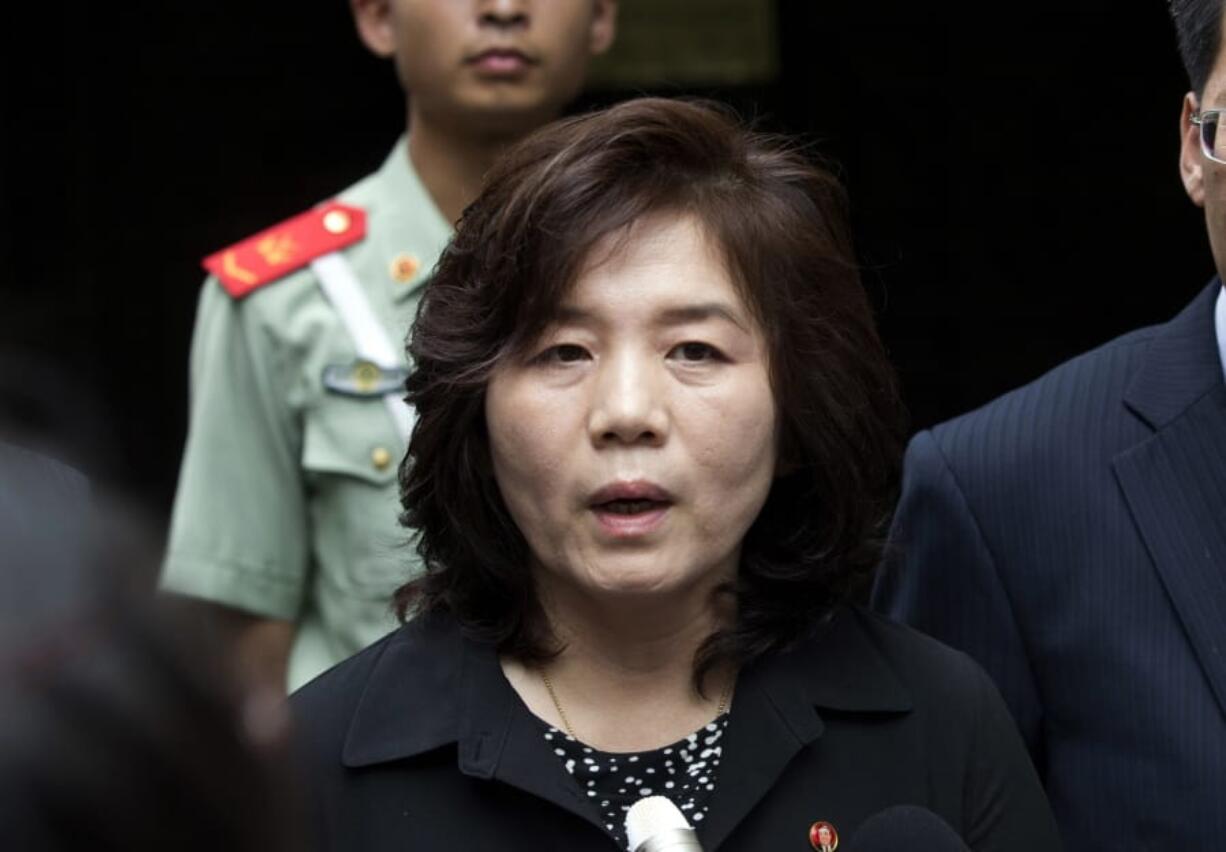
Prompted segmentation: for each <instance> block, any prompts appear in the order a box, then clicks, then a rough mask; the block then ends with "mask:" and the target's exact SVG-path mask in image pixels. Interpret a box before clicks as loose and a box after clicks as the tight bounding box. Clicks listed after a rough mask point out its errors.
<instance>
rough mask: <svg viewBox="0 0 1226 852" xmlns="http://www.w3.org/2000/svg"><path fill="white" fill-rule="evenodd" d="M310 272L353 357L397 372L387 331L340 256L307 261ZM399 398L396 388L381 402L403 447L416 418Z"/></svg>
mask: <svg viewBox="0 0 1226 852" xmlns="http://www.w3.org/2000/svg"><path fill="white" fill-rule="evenodd" d="M311 269H313V270H314V271H315V276H316V277H317V278H318V279H319V286H320V288H321V289H322V290H323V291H324V295H325V296H327V297H328V301H329V302H331V303H332V307H333V308H335V309H336V313H337V314H338V315H339V316H340V318H341V322H342V323H343V324H344V326H345V330H346V331H348V332H349V337H350V338H352V339H353V348H354V351H355V352H357V356H358V357H359V358H362V359H364V360H366V361H370V362H371V363H372V364H374V365H375V366H376V367H379V368H381V369H384V370H399V369H400V368H401V366H402V362H401V359H400V355H399V353H398V352H397V349H396V347H395V346H394V345H393V344H392V341H391V340H390V339H388V336H387V331H386V330H384V328H383V324H382V323H380V322H379V318H378V317H377V316H375V312H374V310H373V309H372V308H371V306H370V300H369V299H367V298H366V293H365V292H364V291H363V290H362V284H361V282H359V281H358V277H357V275H355V274H354V272H353V267H352V266H350V265H349V262H348V261H347V260H345V258H344V256H343V255H341V254H340V252H335V251H334V252H332V253H331V254H326V255H324V256H323V257H320V258H317V259H315V260H313V261H311ZM403 396H404V390H403V389H401V388H397V389H396V390H394V391H390V392H389V393H386V394H384V395H383V402H384V404H385V405H386V406H387V411H388V414H390V415H391V417H392V423H394V424H395V426H396V431H397V432H398V433H399V435H400V437H401V438H403V439H404V442H405V445H406V446H407V445H408V442H409V434H410V433H411V432H412V431H413V421H414V419H415V417H416V415H415V414H414V412H413V409H412V408H410V407H409V406H408V405H407V404H406V403H405V402H404V400H403V399H402V397H403Z"/></svg>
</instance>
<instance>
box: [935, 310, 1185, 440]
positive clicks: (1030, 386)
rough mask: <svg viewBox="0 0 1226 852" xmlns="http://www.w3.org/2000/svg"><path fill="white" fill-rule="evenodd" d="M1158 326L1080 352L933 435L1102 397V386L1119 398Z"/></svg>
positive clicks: (939, 429)
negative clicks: (1028, 409) (1091, 391)
mask: <svg viewBox="0 0 1226 852" xmlns="http://www.w3.org/2000/svg"><path fill="white" fill-rule="evenodd" d="M1160 328H1161V326H1149V327H1146V328H1141V329H1137V330H1135V331H1131V332H1129V333H1127V334H1125V335H1122V336H1120V337H1117V338H1115V339H1114V340H1111V341H1110V342H1108V343H1105V344H1103V345H1102V346H1099V347H1097V348H1095V349H1091V350H1090V351H1088V352H1083V353H1082V354H1080V355H1077V356H1075V357H1073V358H1070V359H1069V360H1067V361H1065V362H1063V363H1062V364H1059V365H1057V366H1055V367H1053V368H1052V369H1050V370H1048V371H1047V372H1046V373H1044V374H1043V375H1042V376H1040V377H1039V378H1037V379H1035V380H1033V381H1031V382H1029V383H1027V384H1025V385H1022V386H1021V387H1019V388H1015V389H1014V390H1011V391H1009V392H1007V393H1005V394H1003V395H1001V396H999V397H997V398H996V399H994V400H992V401H991V402H989V403H987V404H986V405H983V406H981V407H979V408H977V409H975V410H974V411H970V412H968V413H966V414H963V415H960V416H958V417H955V418H953V419H952V420H949V421H946V422H945V423H942V424H940V425H939V426H937V427H935V428H934V431H949V430H950V429H956V428H958V427H961V426H965V425H968V424H974V423H978V422H982V421H990V420H993V419H995V416H996V415H997V414H998V413H999V412H1000V411H1001V410H1002V409H1011V408H1017V407H1020V406H1026V405H1044V404H1047V405H1051V404H1053V403H1055V402H1057V401H1058V400H1062V399H1065V398H1068V397H1072V396H1075V395H1077V394H1080V393H1083V392H1085V391H1086V390H1087V389H1088V388H1090V387H1091V386H1095V387H1097V388H1098V389H1099V390H1098V393H1099V394H1100V395H1101V394H1102V393H1103V391H1104V390H1105V388H1104V383H1108V384H1109V385H1110V387H1111V389H1112V390H1113V391H1115V392H1116V394H1117V395H1118V394H1122V393H1123V389H1124V386H1125V384H1126V383H1127V381H1128V378H1129V377H1130V376H1131V375H1132V373H1133V372H1134V371H1135V370H1136V367H1137V365H1138V363H1139V360H1140V356H1141V355H1142V354H1143V353H1144V351H1145V349H1146V348H1147V347H1148V345H1149V343H1150V342H1151V341H1152V340H1153V339H1154V336H1155V335H1156V334H1157V333H1158V331H1159V329H1160Z"/></svg>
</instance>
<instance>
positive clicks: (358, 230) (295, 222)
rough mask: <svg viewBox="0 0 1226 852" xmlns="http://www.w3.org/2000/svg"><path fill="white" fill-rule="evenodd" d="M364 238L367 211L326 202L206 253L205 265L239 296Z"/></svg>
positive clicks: (231, 292)
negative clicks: (216, 250)
mask: <svg viewBox="0 0 1226 852" xmlns="http://www.w3.org/2000/svg"><path fill="white" fill-rule="evenodd" d="M365 236H366V212H365V211H364V210H362V209H361V208H358V207H351V206H349V205H347V204H341V203H340V202H337V201H330V202H328V203H327V204H323V205H321V206H319V207H316V208H315V209H314V210H308V211H307V212H306V213H302V214H299V215H298V216H294V217H293V218H291V219H286V220H285V221H284V222H281V223H280V224H278V225H273V226H272V227H271V228H268V229H266V230H263V231H260V233H258V234H256V235H255V236H252V237H248V238H247V239H245V240H242V241H241V242H238V243H235V244H234V245H232V246H230V247H229V248H225V249H222V250H221V251H219V252H217V253H215V254H211V255H209V256H208V257H206V258H205V259H204V268H205V269H206V270H208V271H209V272H210V273H212V274H213V275H216V276H217V280H218V281H220V282H221V286H222V287H224V288H225V290H226V292H227V293H229V294H230V295H231V296H233V297H234V298H235V299H241V298H242V297H243V296H246V295H247V294H248V293H250V292H252V291H253V290H258V289H259V288H260V287H263V286H264V285H265V284H268V283H269V282H272V281H276V280H278V279H280V278H284V277H285V276H286V275H289V274H290V273H291V272H294V271H296V270H299V269H301V268H302V267H304V266H306V265H307V264H308V263H310V262H311V261H313V260H315V259H316V258H317V257H322V256H323V255H325V254H328V253H330V252H334V251H340V250H341V249H343V248H346V247H347V246H351V245H353V244H354V243H356V242H358V241H359V240H361V239H362V238H363V237H365Z"/></svg>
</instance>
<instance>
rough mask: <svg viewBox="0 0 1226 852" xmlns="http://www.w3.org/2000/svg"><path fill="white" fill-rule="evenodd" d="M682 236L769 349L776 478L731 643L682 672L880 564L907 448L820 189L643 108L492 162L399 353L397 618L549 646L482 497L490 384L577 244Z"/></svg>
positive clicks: (569, 264) (716, 658)
mask: <svg viewBox="0 0 1226 852" xmlns="http://www.w3.org/2000/svg"><path fill="white" fill-rule="evenodd" d="M655 213H675V214H678V215H687V216H692V217H694V218H695V219H696V220H697V221H698V222H700V223H701V225H702V226H703V228H704V229H705V230H706V232H707V234H708V235H709V236H711V237H713V238H714V240H715V243H716V244H717V245H718V246H720V247H721V248H722V251H723V255H724V258H725V260H726V262H727V265H728V269H729V270H730V272H731V274H732V277H733V280H734V281H735V282H736V284H737V286H738V288H739V289H740V291H741V294H742V297H743V298H744V299H745V301H746V304H747V305H748V306H749V307H750V309H751V310H752V312H753V313H754V315H755V316H756V317H757V319H758V320H759V321H760V323H761V325H762V328H763V331H764V333H765V337H766V340H767V345H768V352H769V370H770V379H771V384H772V390H773V392H774V397H775V400H776V405H777V407H778V416H779V424H780V465H779V467H780V473H779V475H778V476H777V477H776V479H775V481H774V483H773V485H772V487H771V490H770V493H769V495H768V497H767V500H766V503H765V505H764V506H763V508H762V511H761V513H760V514H759V516H758V517H757V519H756V520H755V521H754V523H753V524H752V525H751V527H750V529H749V531H748V532H747V534H746V537H745V540H744V543H743V546H742V555H741V565H740V570H739V572H738V576H737V578H736V580H735V583H734V584H733V586H732V587H731V588H727V589H725V590H724V591H725V592H730V593H731V594H733V595H735V599H736V603H737V607H736V613H737V616H736V621H735V624H734V625H733V626H731V627H730V628H728V629H726V630H722V631H720V632H718V633H716V634H715V635H713V636H711V637H709V638H708V640H707V641H706V642H705V643H704V644H703V646H702V648H701V649H700V651H699V653H698V657H697V658H696V660H695V679H696V683H697V684H698V686H699V688H701V685H702V677H703V674H704V673H705V672H706V671H708V670H709V669H710V667H711V666H712V665H713V664H715V663H717V662H724V661H729V662H734V663H737V664H744V663H746V662H749V661H750V660H752V659H754V658H756V657H758V656H759V655H761V654H763V653H765V652H768V651H771V650H774V649H777V648H780V647H783V646H784V645H786V644H787V643H788V642H789V641H790V640H792V639H794V638H795V637H797V636H799V635H800V634H801V633H802V632H804V631H805V630H806V629H807V628H810V627H812V626H813V625H814V624H815V623H816V622H818V621H820V620H821V619H822V618H823V617H824V616H826V615H828V614H829V613H830V612H831V611H832V610H833V609H834V608H835V607H836V606H838V605H839V604H840V603H842V602H844V601H845V600H847V599H848V598H849V597H851V596H852V595H853V594H855V593H856V592H858V591H860V590H862V589H863V587H864V585H865V584H866V582H867V580H868V578H869V577H870V576H871V573H872V571H873V569H874V567H875V566H876V564H877V562H878V559H879V557H880V555H881V550H882V546H883V538H884V532H885V528H886V525H887V523H888V519H889V515H890V511H891V509H892V506H893V503H894V497H895V493H896V485H897V479H898V470H899V462H900V457H901V450H902V438H903V433H904V417H903V413H902V406H901V404H900V402H899V396H898V390H897V382H896V378H895V375H894V371H893V369H892V367H891V365H890V363H889V361H888V360H887V358H886V355H885V351H884V349H883V347H882V344H881V341H880V339H879V338H878V336H877V331H876V328H875V323H874V319H873V313H872V310H871V308H870V306H869V303H868V299H867V297H866V294H865V292H864V289H863V287H862V286H861V284H860V278H859V272H858V269H857V266H856V263H855V260H854V257H853V252H852V248H851V240H850V235H849V233H848V224H847V203H846V198H845V195H844V193H843V190H842V188H841V187H840V185H839V183H838V181H837V180H836V179H835V178H834V177H833V176H832V175H831V174H830V173H829V172H828V171H826V170H824V169H822V168H820V167H818V166H816V165H814V164H812V163H810V162H809V161H808V160H807V159H806V157H805V156H803V155H802V154H801V153H800V151H799V150H798V149H797V147H796V145H795V144H794V143H791V142H789V141H787V140H785V139H783V138H779V137H773V136H768V135H764V134H760V133H755V132H752V131H750V130H748V129H746V128H744V127H743V126H742V125H741V124H740V123H739V122H738V121H737V119H736V117H735V116H733V115H731V114H730V113H729V112H728V111H726V110H725V109H723V108H721V107H718V106H715V105H712V104H705V103H695V102H688V101H678V100H666V99H656V98H644V99H639V100H633V101H628V102H625V103H622V104H620V105H617V106H614V107H611V108H609V109H606V110H603V111H600V112H595V113H592V114H589V115H584V116H580V117H577V118H571V119H568V120H565V121H562V122H559V123H556V124H553V125H550V126H548V127H546V128H544V129H542V130H540V131H538V132H537V133H535V134H534V135H532V136H530V137H529V138H527V139H525V140H524V141H523V142H521V143H519V144H518V145H517V146H516V147H515V148H513V149H512V150H511V151H510V152H508V153H507V154H506V155H505V157H504V158H503V159H502V160H501V161H500V162H499V163H498V165H497V166H496V167H495V168H494V169H493V171H492V172H491V173H490V175H489V176H488V178H487V181H486V185H485V189H484V191H483V192H482V193H481V196H480V197H479V198H478V199H477V200H476V201H475V202H474V203H473V204H472V205H471V206H470V207H469V208H468V209H467V210H465V212H464V215H463V217H462V218H461V220H460V223H459V225H458V228H457V231H456V234H455V237H454V239H453V240H452V242H451V244H450V245H449V246H448V247H447V249H446V251H444V253H443V255H442V257H441V258H440V260H439V263H438V266H437V268H436V269H435V272H434V276H433V278H432V279H431V280H430V283H429V284H428V285H426V288H425V292H424V295H423V297H422V302H421V305H420V307H419V310H418V314H417V319H416V322H415V324H414V326H413V331H412V334H411V337H410V340H411V344H410V345H409V356H410V361H411V363H412V364H413V365H414V367H413V369H412V372H411V373H410V375H409V378H408V382H407V389H408V401H409V402H410V403H411V404H412V405H413V406H415V407H416V409H417V418H418V419H417V425H416V428H415V429H414V431H413V436H412V440H411V441H410V445H409V451H408V455H407V456H406V458H405V460H404V462H403V463H402V465H401V467H400V493H401V504H402V506H403V509H404V511H403V513H402V515H401V522H402V523H403V524H404V525H406V526H407V527H410V528H411V529H413V530H415V531H416V532H417V534H418V538H417V548H418V551H419V552H420V554H421V557H422V560H423V562H424V564H425V573H424V574H423V575H422V576H420V577H419V578H417V579H415V580H413V581H412V582H409V583H407V584H406V585H404V586H402V587H401V588H400V589H399V590H398V591H397V593H396V606H397V611H398V613H399V615H400V617H401V618H402V619H403V618H405V617H406V616H407V615H408V614H410V613H419V612H431V611H440V610H442V611H447V612H450V613H452V614H453V616H454V617H456V618H457V619H459V621H460V622H461V623H462V624H463V626H464V627H465V629H466V630H467V631H468V633H469V635H473V636H476V637H478V638H480V639H483V640H486V641H492V642H494V643H496V644H497V645H498V647H499V648H500V649H501V650H502V651H503V652H506V653H510V654H512V655H514V656H517V657H519V658H520V659H523V660H526V661H540V660H543V659H547V658H548V657H549V656H551V655H552V654H554V653H556V652H557V650H558V648H557V646H556V642H555V640H554V637H553V636H552V634H551V632H550V629H549V626H548V624H547V623H546V619H545V617H544V613H543V611H542V608H541V606H540V604H539V602H538V600H537V597H536V591H535V588H534V584H533V580H532V577H531V574H530V571H529V551H528V546H527V543H526V541H525V539H524V537H523V535H522V534H521V533H520V531H519V529H518V528H517V527H516V525H515V523H514V522H513V520H512V519H511V516H510V514H509V512H508V511H507V508H506V505H505V504H504V502H503V499H502V496H501V494H500V493H499V489H498V485H497V483H496V482H495V480H494V475H493V468H492V463H491V458H490V453H489V441H488V435H487V431H486V423H485V415H484V396H485V389H486V385H487V382H488V381H489V377H490V375H491V372H492V371H493V370H494V369H495V367H496V366H497V365H498V364H499V362H500V361H502V359H504V358H508V357H514V356H516V355H518V354H520V353H522V352H524V351H525V350H526V349H527V348H528V347H529V346H530V345H531V344H532V343H533V342H534V341H535V340H536V339H537V338H538V337H539V335H540V334H541V333H542V332H543V331H544V329H545V328H546V326H547V325H548V324H549V323H550V321H551V319H552V318H553V317H554V316H555V312H556V309H557V308H558V306H559V304H560V303H561V301H562V298H563V296H564V295H565V294H566V292H567V289H568V288H569V287H570V286H571V285H572V284H573V283H574V281H575V278H576V275H577V274H578V270H579V269H580V267H581V266H582V263H583V261H584V260H585V258H586V257H587V255H588V253H589V252H590V251H591V250H592V247H593V246H594V245H595V244H596V243H597V242H599V241H600V240H601V239H602V238H603V237H606V236H610V237H611V238H613V239H616V238H617V237H619V236H624V235H625V234H626V232H627V230H628V228H629V226H630V225H631V224H632V223H634V222H637V221H639V220H641V219H642V218H643V217H645V216H648V215H649V214H655Z"/></svg>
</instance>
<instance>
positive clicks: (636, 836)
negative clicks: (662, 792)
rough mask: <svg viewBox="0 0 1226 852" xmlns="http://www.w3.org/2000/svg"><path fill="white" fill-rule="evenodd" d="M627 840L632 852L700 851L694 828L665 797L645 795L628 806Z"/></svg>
mask: <svg viewBox="0 0 1226 852" xmlns="http://www.w3.org/2000/svg"><path fill="white" fill-rule="evenodd" d="M626 840H627V841H629V844H630V848H631V849H633V850H634V852H702V847H701V846H699V845H698V835H696V834H695V833H694V829H693V828H691V827H690V824H689V823H688V822H686V821H685V816H683V815H682V813H681V811H680V810H679V809H678V808H677V806H676V805H674V804H673V803H672V800H671V799H668V798H666V797H664V796H648V797H646V798H644V799H639V800H638V801H637V802H635V803H634V804H633V805H631V806H630V810H629V811H627V812H626Z"/></svg>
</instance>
